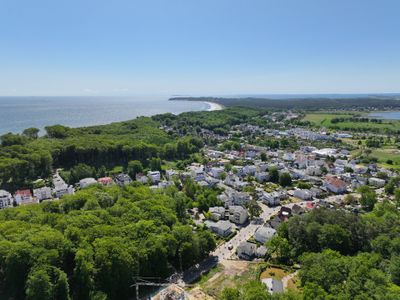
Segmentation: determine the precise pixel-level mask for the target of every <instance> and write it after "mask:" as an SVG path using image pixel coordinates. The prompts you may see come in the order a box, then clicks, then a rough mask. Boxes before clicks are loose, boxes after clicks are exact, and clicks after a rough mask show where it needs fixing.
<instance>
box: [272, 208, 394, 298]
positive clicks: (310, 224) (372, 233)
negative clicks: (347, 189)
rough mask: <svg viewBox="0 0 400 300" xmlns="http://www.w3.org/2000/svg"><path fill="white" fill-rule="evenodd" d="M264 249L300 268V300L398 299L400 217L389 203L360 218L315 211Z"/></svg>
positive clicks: (285, 226)
mask: <svg viewBox="0 0 400 300" xmlns="http://www.w3.org/2000/svg"><path fill="white" fill-rule="evenodd" d="M278 233H279V234H278V235H277V236H276V237H274V238H273V239H272V240H271V241H270V242H269V243H268V246H269V250H270V253H271V255H272V256H273V257H274V258H275V260H276V261H277V262H280V263H284V264H294V263H300V265H301V270H300V272H299V276H300V279H301V285H302V286H303V293H304V297H305V299H399V298H400V296H399V295H400V286H399V285H400V212H399V211H398V210H397V208H396V206H395V205H393V204H390V203H389V202H383V203H380V204H377V205H376V206H375V208H374V209H373V210H372V211H371V212H369V213H367V214H363V215H355V214H351V213H349V212H345V211H341V210H328V209H323V208H321V209H315V210H313V211H311V212H310V213H307V214H304V215H301V216H295V217H293V218H291V219H290V220H289V222H287V223H284V224H283V225H282V226H280V227H279V230H278Z"/></svg>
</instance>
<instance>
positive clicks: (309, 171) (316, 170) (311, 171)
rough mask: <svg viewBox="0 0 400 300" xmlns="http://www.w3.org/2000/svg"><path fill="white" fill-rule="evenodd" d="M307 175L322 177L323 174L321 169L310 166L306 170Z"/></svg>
mask: <svg viewBox="0 0 400 300" xmlns="http://www.w3.org/2000/svg"><path fill="white" fill-rule="evenodd" d="M306 174H307V175H310V176H320V175H321V174H322V171H321V168H320V167H318V166H309V167H307V169H306Z"/></svg>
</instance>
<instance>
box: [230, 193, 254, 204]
mask: <svg viewBox="0 0 400 300" xmlns="http://www.w3.org/2000/svg"><path fill="white" fill-rule="evenodd" d="M230 200H231V202H232V203H233V204H234V205H242V206H243V205H245V204H246V203H247V202H248V201H250V195H249V194H248V193H245V192H233V193H231V194H230Z"/></svg>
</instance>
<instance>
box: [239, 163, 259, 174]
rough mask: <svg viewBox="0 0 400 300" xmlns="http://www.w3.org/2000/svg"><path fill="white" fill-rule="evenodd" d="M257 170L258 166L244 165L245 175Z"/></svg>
mask: <svg viewBox="0 0 400 300" xmlns="http://www.w3.org/2000/svg"><path fill="white" fill-rule="evenodd" d="M256 171H257V167H256V166H253V165H246V166H244V167H243V171H242V172H243V174H244V175H254V174H255V173H256Z"/></svg>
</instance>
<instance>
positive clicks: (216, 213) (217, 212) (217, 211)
mask: <svg viewBox="0 0 400 300" xmlns="http://www.w3.org/2000/svg"><path fill="white" fill-rule="evenodd" d="M225 211H226V210H225V207H222V206H215V207H210V208H209V210H208V212H209V213H211V219H212V220H214V221H219V220H223V219H225Z"/></svg>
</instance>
